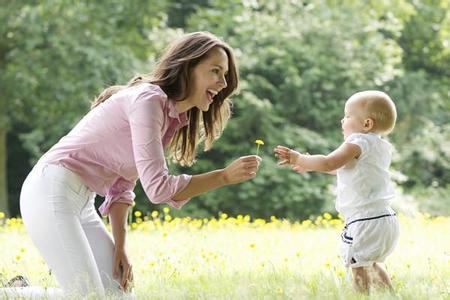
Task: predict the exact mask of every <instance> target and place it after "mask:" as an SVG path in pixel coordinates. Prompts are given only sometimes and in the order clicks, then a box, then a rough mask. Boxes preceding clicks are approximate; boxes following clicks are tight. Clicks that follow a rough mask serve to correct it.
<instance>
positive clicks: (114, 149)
mask: <svg viewBox="0 0 450 300" xmlns="http://www.w3.org/2000/svg"><path fill="white" fill-rule="evenodd" d="M187 123H188V120H187V114H186V112H184V113H181V114H179V113H178V112H177V110H176V108H175V101H173V100H170V99H168V97H167V95H166V94H165V93H164V92H163V91H162V90H161V88H160V87H159V86H157V85H153V84H150V83H143V84H140V85H137V86H133V87H129V88H126V89H123V90H121V91H119V92H117V93H116V94H114V95H112V96H111V97H110V98H109V99H108V100H106V101H105V102H104V103H102V104H101V105H99V106H97V107H96V108H94V109H92V110H91V111H90V112H89V113H88V114H87V115H85V116H84V118H83V119H81V121H80V122H79V123H78V124H77V125H76V126H75V127H74V128H73V129H72V130H71V131H70V132H69V133H68V134H67V135H66V136H64V137H63V138H62V139H61V140H60V141H59V142H58V143H57V144H56V145H54V146H53V147H52V148H51V149H50V150H49V151H48V152H47V153H46V154H45V155H44V156H43V157H42V158H41V159H40V160H39V163H49V164H57V165H62V166H64V167H66V168H67V169H69V170H71V171H73V172H75V173H76V174H78V175H79V176H80V177H81V179H82V180H83V182H84V183H85V184H86V186H88V187H89V188H90V189H91V190H92V191H94V192H95V193H97V194H99V195H101V196H105V201H104V202H103V204H102V205H101V206H100V212H101V213H102V214H104V215H105V214H108V213H109V209H110V207H111V204H112V203H114V202H121V203H126V204H129V205H131V204H132V203H133V200H134V198H135V194H134V193H133V189H134V187H135V185H136V181H137V179H138V178H139V179H140V180H141V184H142V186H143V188H144V191H145V193H146V194H147V196H148V197H149V199H150V201H151V202H153V203H167V204H169V205H170V206H172V207H175V208H181V207H182V206H183V205H184V204H185V203H186V202H187V201H189V199H185V200H182V201H175V200H173V199H172V197H173V196H174V195H175V194H176V193H177V192H179V191H181V190H182V189H184V188H185V187H186V186H187V185H188V183H189V181H190V180H191V176H190V175H179V176H173V175H169V172H168V169H167V164H166V160H165V156H164V147H165V146H167V145H168V144H169V143H170V141H171V140H172V137H173V136H174V135H175V133H176V132H177V131H178V130H179V129H180V128H181V127H183V126H185V125H187Z"/></svg>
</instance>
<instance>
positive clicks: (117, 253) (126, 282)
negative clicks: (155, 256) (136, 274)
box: [113, 248, 133, 292]
mask: <svg viewBox="0 0 450 300" xmlns="http://www.w3.org/2000/svg"><path fill="white" fill-rule="evenodd" d="M113 263H114V265H113V276H114V278H116V279H119V280H120V287H121V288H122V290H124V291H125V292H128V291H131V289H132V288H133V266H132V265H131V263H130V261H129V260H128V256H127V253H126V251H125V249H123V248H116V249H115V250H114V262H113Z"/></svg>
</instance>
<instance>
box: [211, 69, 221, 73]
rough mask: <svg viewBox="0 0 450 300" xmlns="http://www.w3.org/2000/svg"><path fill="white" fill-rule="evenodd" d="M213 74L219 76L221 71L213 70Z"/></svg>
mask: <svg viewBox="0 0 450 300" xmlns="http://www.w3.org/2000/svg"><path fill="white" fill-rule="evenodd" d="M212 72H213V73H214V74H219V73H220V71H219V69H213V70H212Z"/></svg>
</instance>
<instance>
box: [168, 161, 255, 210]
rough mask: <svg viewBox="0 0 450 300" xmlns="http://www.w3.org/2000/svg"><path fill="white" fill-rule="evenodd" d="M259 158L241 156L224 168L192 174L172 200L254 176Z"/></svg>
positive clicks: (188, 196) (182, 198)
mask: <svg viewBox="0 0 450 300" xmlns="http://www.w3.org/2000/svg"><path fill="white" fill-rule="evenodd" d="M260 162H261V158H260V157H259V156H256V155H249V156H243V157H240V158H238V159H237V160H235V161H233V162H232V163H231V164H229V165H228V166H227V167H226V168H225V169H220V170H215V171H211V172H208V173H203V174H199V175H193V176H192V178H191V181H190V182H189V184H188V185H187V186H186V187H185V188H184V189H183V190H182V191H180V192H178V193H177V194H175V196H174V197H173V200H176V201H180V200H184V199H187V198H191V197H194V196H197V195H200V194H203V193H205V192H208V191H211V190H214V189H217V188H220V187H223V186H225V185H229V184H235V183H239V182H242V181H245V180H248V179H251V178H254V177H255V176H256V172H257V171H258V167H259V163H260Z"/></svg>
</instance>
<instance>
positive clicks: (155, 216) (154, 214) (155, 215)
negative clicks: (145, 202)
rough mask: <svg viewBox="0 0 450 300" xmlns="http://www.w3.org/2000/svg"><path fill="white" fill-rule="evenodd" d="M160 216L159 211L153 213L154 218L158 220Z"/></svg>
mask: <svg viewBox="0 0 450 300" xmlns="http://www.w3.org/2000/svg"><path fill="white" fill-rule="evenodd" d="M158 215H159V212H158V211H157V210H154V211H152V218H157V217H158Z"/></svg>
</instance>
